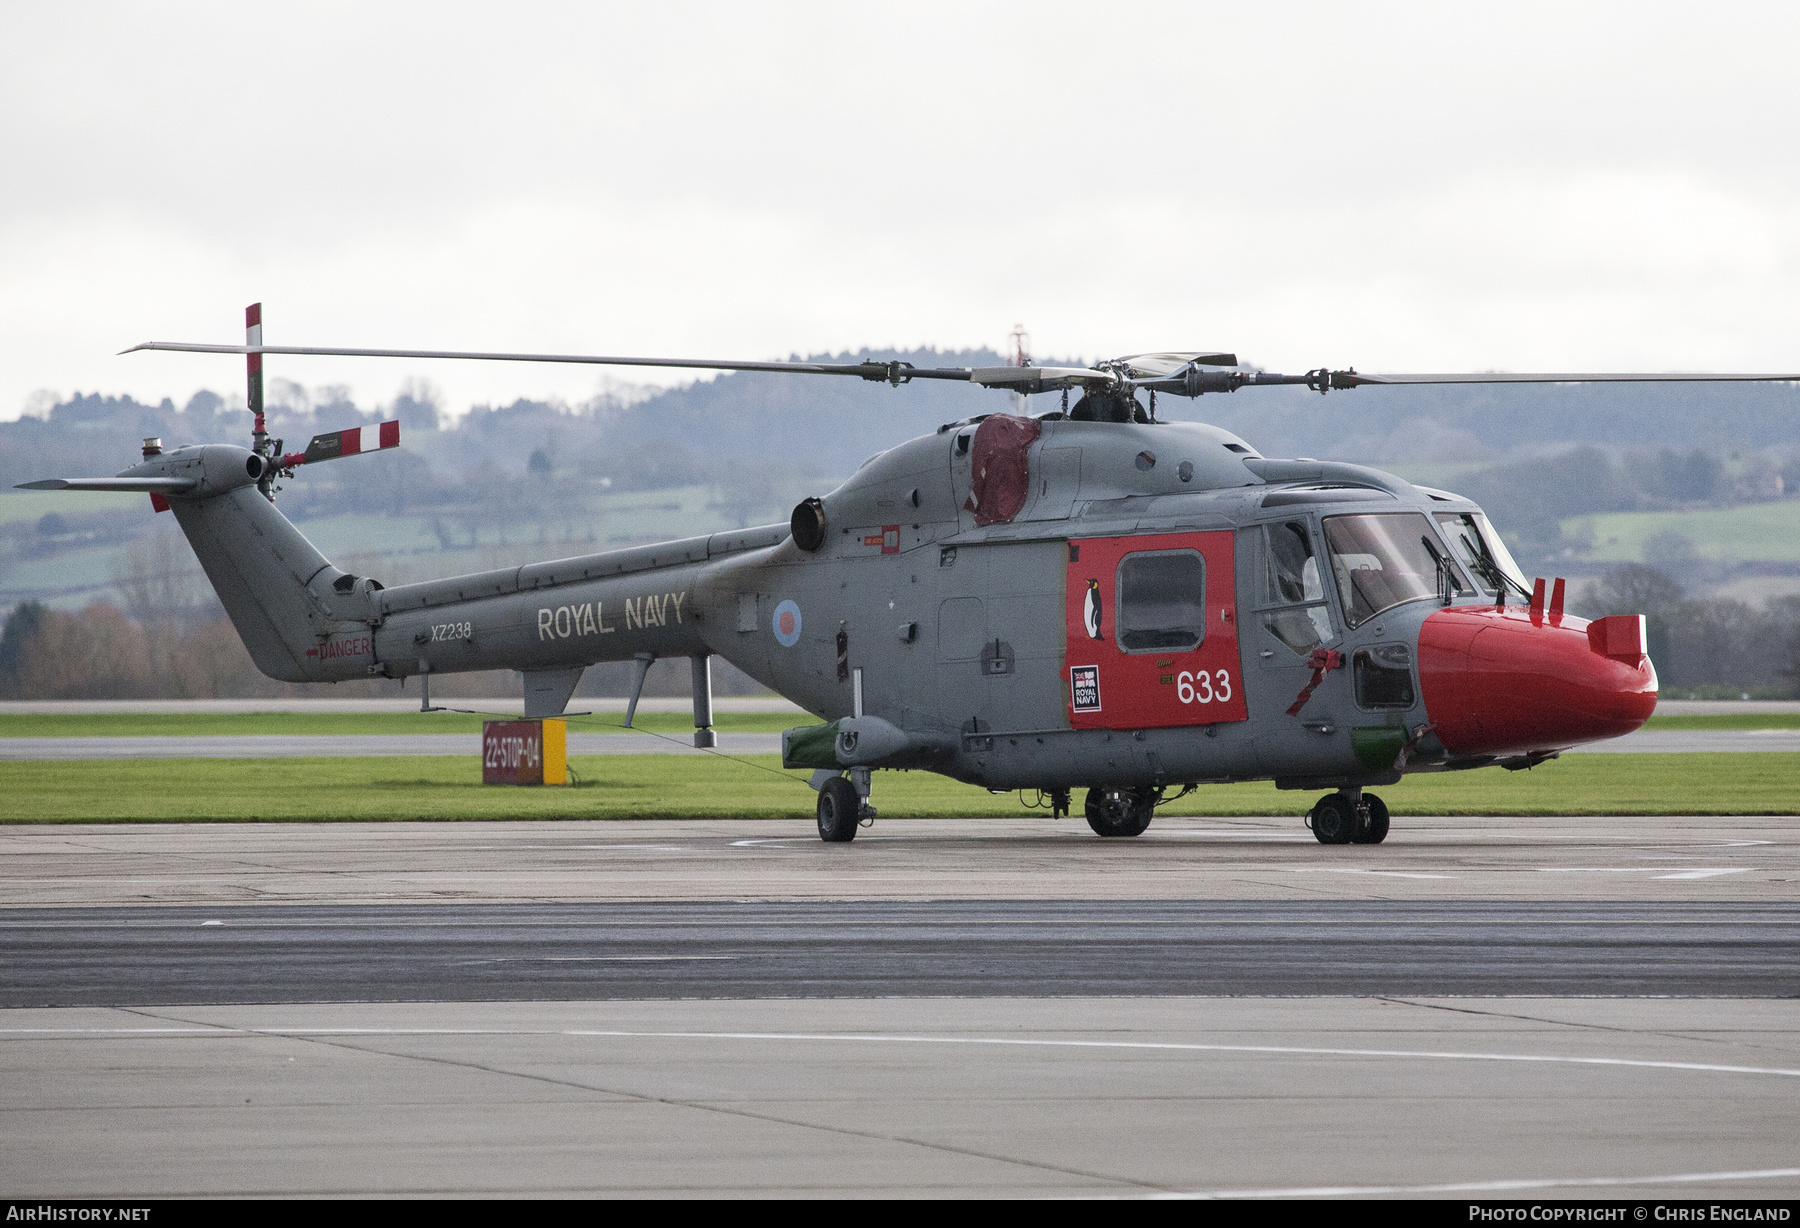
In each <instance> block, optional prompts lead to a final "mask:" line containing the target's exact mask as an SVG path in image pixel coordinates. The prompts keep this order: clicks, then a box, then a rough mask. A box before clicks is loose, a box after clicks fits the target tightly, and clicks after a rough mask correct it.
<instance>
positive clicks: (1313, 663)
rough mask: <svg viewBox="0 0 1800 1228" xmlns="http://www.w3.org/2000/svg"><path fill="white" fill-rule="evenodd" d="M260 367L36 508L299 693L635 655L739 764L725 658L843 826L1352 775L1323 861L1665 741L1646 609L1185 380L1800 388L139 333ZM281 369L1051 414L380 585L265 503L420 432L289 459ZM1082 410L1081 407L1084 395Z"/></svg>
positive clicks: (1315, 785) (549, 684) (1090, 805)
mask: <svg viewBox="0 0 1800 1228" xmlns="http://www.w3.org/2000/svg"><path fill="white" fill-rule="evenodd" d="M142 350H165V351H180V352H190V353H212V354H232V355H239V354H241V355H243V356H244V357H245V360H246V367H247V389H248V394H247V398H246V403H247V408H248V409H250V410H251V411H252V413H253V414H254V415H255V417H254V426H253V430H252V437H251V446H250V448H248V449H245V448H241V447H236V446H231V445H223V444H209V445H196V446H186V447H177V448H173V449H171V450H166V451H165V450H163V448H162V446H161V442H160V441H159V440H154V439H150V440H146V441H145V443H144V447H143V455H142V458H141V462H140V463H138V464H135V465H133V466H132V467H130V468H128V469H126V470H124V471H123V472H121V473H119V474H118V475H117V476H114V477H110V478H59V479H48V480H44V481H37V482H30V483H25V484H24V487H25V488H26V489H39V490H44V489H55V490H111V491H138V492H144V493H148V494H149V495H150V497H151V501H152V503H153V505H154V506H155V507H156V509H157V510H158V511H162V510H169V511H171V512H173V514H174V517H175V519H176V521H177V523H178V524H179V525H180V527H181V529H182V531H183V532H184V533H185V535H186V537H187V539H188V541H189V543H190V544H191V545H192V547H193V550H194V553H195V555H196V556H197V557H198V559H199V561H200V563H201V566H202V567H203V568H204V569H205V572H206V575H207V577H208V578H209V580H210V581H211V583H212V585H213V587H214V589H215V590H216V591H217V593H218V596H219V599H220V601H221V603H222V604H223V605H224V607H225V610H226V612H227V614H228V615H229V617H230V618H231V621H232V623H233V625H234V626H235V628H236V630H237V632H238V634H239V635H240V637H241V638H242V640H243V642H244V646H245V648H246V649H248V651H249V653H250V656H251V658H252V660H253V661H254V662H255V663H256V665H257V667H258V668H259V669H261V670H262V672H263V673H265V674H267V675H268V676H270V677H271V678H275V679H279V680H281V681H287V682H331V681H342V680H346V679H352V678H366V677H385V678H395V679H402V680H404V679H406V678H408V677H411V676H414V675H417V676H419V677H420V678H421V686H422V688H423V689H424V690H425V697H424V701H423V704H422V706H424V707H429V703H430V700H429V683H430V678H431V676H433V675H436V674H446V673H457V672H462V671H471V670H495V669H511V670H515V671H518V672H519V674H520V675H521V676H522V679H523V691H524V711H525V716H526V717H527V718H528V719H537V718H550V717H556V716H558V715H560V714H562V713H563V712H564V711H565V710H566V707H567V705H568V703H569V700H570V698H571V696H572V695H573V694H574V691H575V688H576V685H577V684H578V683H579V681H580V679H581V676H582V673H583V671H584V670H585V669H586V668H587V667H588V666H589V665H593V664H595V663H598V662H610V661H632V662H635V663H636V670H635V678H634V683H633V689H632V695H631V698H630V701H629V704H628V707H627V715H626V724H627V725H629V724H630V723H631V719H632V714H633V713H634V712H635V709H636V706H637V701H638V698H639V696H640V695H641V693H642V689H643V685H644V679H645V676H646V674H647V672H648V670H649V668H650V666H651V664H652V663H653V662H655V661H657V660H659V659H664V658H677V657H686V658H688V659H689V661H690V662H691V668H692V676H693V701H694V725H695V734H694V742H695V745H697V746H702V747H708V746H715V745H716V738H715V736H714V733H713V730H712V724H713V721H712V695H711V673H710V661H711V658H712V657H713V656H719V657H723V658H724V659H726V660H727V661H730V662H731V663H732V664H733V665H735V666H737V667H738V668H739V669H741V670H743V671H744V672H745V673H747V674H748V675H750V676H751V677H752V678H754V679H755V680H757V681H758V682H760V683H762V684H764V685H766V686H768V687H769V688H770V689H772V690H774V691H776V692H778V693H779V694H781V695H784V696H786V697H787V698H789V699H791V700H793V701H795V702H796V703H798V704H799V705H800V706H801V707H803V708H805V709H806V710H807V711H809V712H811V713H812V714H814V715H815V716H816V717H818V718H820V720H821V721H822V722H823V723H822V724H818V725H810V726H803V727H799V728H796V729H792V730H789V731H787V732H786V733H784V734H783V735H782V763H783V766H784V767H786V768H790V769H801V770H804V769H807V768H811V769H813V774H812V779H811V784H812V786H813V788H814V789H815V790H816V791H817V793H818V798H817V805H816V819H817V825H818V832H819V835H820V837H821V839H823V840H825V841H828V842H845V841H850V840H853V839H854V838H855V835H856V832H857V829H858V827H859V825H862V824H866V823H869V822H871V821H872V820H873V819H874V817H875V813H876V812H875V809H874V807H873V805H872V802H871V797H872V792H873V788H872V781H873V773H874V772H875V771H878V770H883V769H899V770H923V771H931V772H937V773H940V774H943V775H945V776H949V777H952V778H954V779H956V780H959V781H963V782H966V783H969V784H973V785H978V786H981V787H985V788H987V789H988V790H990V791H992V792H996V793H998V792H1007V791H1013V790H1019V791H1021V793H1023V791H1025V790H1036V791H1038V798H1039V804H1045V803H1047V804H1048V807H1049V808H1050V809H1051V810H1052V811H1053V813H1054V815H1055V817H1057V818H1061V817H1063V816H1064V815H1067V814H1069V813H1070V812H1071V806H1072V804H1073V795H1074V793H1075V792H1076V791H1077V790H1081V791H1083V793H1084V796H1083V798H1082V809H1083V814H1084V816H1085V818H1086V820H1087V822H1088V825H1089V826H1090V827H1091V828H1092V830H1093V831H1094V832H1095V833H1096V834H1097V835H1099V836H1103V837H1127V836H1136V835H1140V834H1142V833H1143V832H1144V831H1145V830H1146V829H1147V828H1148V827H1149V825H1150V823H1151V820H1152V819H1153V817H1154V814H1155V811H1156V808H1157V807H1158V806H1159V805H1162V804H1164V803H1166V802H1168V801H1170V800H1173V799H1174V798H1176V797H1180V796H1184V795H1186V794H1187V793H1190V792H1192V791H1194V790H1195V789H1197V788H1199V787H1200V786H1202V785H1205V784H1209V783H1224V782H1238V781H1252V780H1272V781H1273V782H1274V783H1275V785H1276V786H1277V788H1280V789H1290V790H1306V791H1319V790H1325V791H1326V792H1324V794H1323V796H1321V797H1320V798H1319V799H1318V800H1317V801H1316V802H1315V803H1314V804H1313V806H1312V807H1311V809H1310V810H1309V811H1308V812H1307V814H1306V818H1305V822H1306V825H1307V826H1308V827H1309V828H1310V830H1311V831H1312V833H1313V835H1314V836H1315V837H1316V839H1317V840H1318V842H1319V843H1321V844H1345V843H1365V844H1374V843H1380V842H1381V841H1382V840H1384V839H1385V838H1386V836H1387V834H1388V830H1389V814H1388V808H1387V806H1386V804H1385V803H1384V802H1383V801H1382V800H1381V798H1380V797H1379V796H1378V795H1376V794H1375V793H1373V792H1370V789H1371V788H1374V787H1382V786H1386V785H1391V784H1394V783H1396V782H1398V781H1399V780H1400V779H1401V777H1402V776H1403V775H1406V774H1409V773H1418V772H1445V771H1460V770H1467V769H1473V768H1480V767H1488V766H1499V767H1502V768H1509V769H1520V768H1528V767H1532V766H1535V765H1537V764H1539V763H1543V762H1545V761H1546V760H1549V759H1553V758H1555V757H1556V756H1557V755H1558V754H1560V753H1561V752H1562V751H1564V750H1567V749H1569V748H1571V747H1574V746H1578V745H1581V744H1583V743H1587V742H1593V741H1598V740H1602V739H1606V738H1612V737H1617V736H1619V735H1622V734H1625V733H1629V732H1631V731H1632V730H1634V729H1637V728H1638V727H1640V726H1641V725H1642V724H1643V723H1644V722H1645V721H1646V720H1647V719H1648V718H1649V717H1650V715H1651V713H1652V712H1653V711H1654V710H1655V707H1656V698H1657V677H1656V669H1655V666H1654V664H1653V663H1652V662H1651V660H1650V658H1649V655H1648V653H1647V650H1646V649H1647V645H1646V637H1645V625H1644V618H1643V616H1642V615H1612V616H1609V617H1605V618H1601V619H1597V620H1594V621H1588V620H1585V619H1582V618H1579V617H1576V616H1574V615H1572V614H1569V613H1567V611H1566V609H1565V596H1566V586H1565V582H1564V581H1563V580H1562V579H1560V578H1559V579H1556V580H1555V582H1554V584H1553V585H1551V586H1548V587H1547V586H1546V583H1545V581H1544V580H1543V579H1536V580H1535V581H1528V580H1527V579H1526V577H1525V575H1524V574H1523V572H1522V571H1521V570H1520V568H1519V566H1518V564H1517V563H1516V562H1515V561H1514V559H1513V557H1512V555H1511V554H1510V553H1509V552H1508V550H1507V548H1506V544H1505V543H1504V541H1502V539H1501V537H1500V535H1499V533H1498V532H1497V531H1496V530H1495V528H1494V526H1493V524H1492V523H1491V522H1490V521H1489V520H1488V518H1487V516H1486V515H1485V513H1484V512H1483V511H1482V509H1481V508H1480V507H1479V506H1478V505H1476V504H1475V503H1474V502H1472V501H1470V500H1468V499H1465V498H1463V497H1461V496H1459V495H1456V494H1454V493H1452V492H1449V491H1444V490H1438V489H1434V488H1430V487H1425V486H1416V485H1414V484H1413V483H1410V482H1407V481H1405V480H1403V479H1401V478H1399V477H1396V476H1394V475H1392V474H1389V473H1385V472H1382V471H1380V470H1378V469H1374V468H1370V467H1367V466H1363V465H1355V464H1348V463H1342V462H1336V461H1328V460H1325V461H1322V460H1315V459H1310V458H1299V459H1282V458H1272V457H1265V456H1263V455H1262V454H1261V453H1260V452H1258V451H1257V449H1256V448H1254V447H1253V446H1252V445H1251V444H1250V443H1248V442H1247V441H1245V440H1244V439H1241V438H1239V437H1238V436H1236V435H1234V434H1232V433H1230V432H1228V431H1224V430H1221V429H1219V428H1217V427H1213V426H1209V425H1205V424H1202V423H1198V422H1187V421H1167V420H1164V419H1162V418H1159V417H1158V415H1157V398H1158V395H1159V394H1160V395H1161V396H1164V397H1167V396H1176V397H1182V398H1195V397H1199V396H1203V395H1207V394H1228V393H1236V392H1239V391H1241V390H1244V389H1255V388H1260V387H1266V386H1282V385H1289V386H1293V385H1299V386H1304V387H1307V388H1310V389H1312V390H1313V391H1316V392H1318V393H1321V394H1325V393H1331V392H1344V391H1350V390H1354V389H1358V388H1365V387H1380V386H1392V385H1418V384H1470V383H1482V384H1495V383H1509V384H1553V383H1583V382H1665V381H1717V380H1727V381H1786V380H1795V379H1800V375H1794V374H1781V375H1732V374H1727V375H1708V374H1684V373H1664V374H1633V373H1608V374H1593V373H1586V374H1507V373H1471V374H1436V375H1429V374H1362V373H1358V372H1357V371H1356V370H1355V369H1354V368H1349V369H1344V370H1330V369H1327V368H1324V367H1320V368H1316V369H1312V370H1308V371H1306V372H1305V373H1303V374H1300V375H1282V374H1276V373H1271V372H1267V371H1262V370H1258V369H1254V368H1252V367H1249V366H1246V365H1243V364H1240V363H1239V362H1238V359H1237V357H1236V355H1234V354H1231V353H1226V352H1214V351H1191V352H1188V351H1184V352H1162V353H1148V354H1135V355H1129V356H1126V357H1121V358H1116V359H1110V360H1107V361H1102V362H1096V363H1094V364H1092V365H1089V366H1036V365H1030V364H1029V362H1028V361H1025V360H1024V357H1023V355H1022V354H1021V361H1020V362H1019V363H1017V364H1014V365H1008V366H1002V367H975V368H970V367H916V366H914V365H912V364H911V363H906V362H900V361H886V362H884V361H879V360H867V361H863V362H857V363H815V362H737V361H720V360H712V359H686V358H641V357H640V358H630V357H605V356H592V355H571V354H522V353H482V352H469V351H442V350H400V349H367V348H346V347H303V346H274V345H267V344H265V343H264V341H263V336H262V314H261V304H255V305H252V306H251V307H249V308H248V309H247V310H246V336H245V343H244V344H243V345H241V346H238V345H212V344H201V343H190V342H145V343H143V344H141V345H138V346H134V347H132V349H131V350H127V351H124V352H125V353H132V352H136V351H142ZM265 355H284V356H300V357H304V356H311V355H333V356H348V357H368V358H412V359H445V360H477V361H482V360H485V361H510V362H551V363H587V364H596V365H603V366H638V367H664V368H687V369H693V370H708V371H759V372H773V373H783V374H794V375H817V376H836V377H843V378H855V379H862V380H866V381H870V382H880V383H887V384H889V385H891V386H892V387H893V388H895V389H899V388H902V387H904V386H905V385H907V384H910V383H912V382H914V381H916V380H954V381H962V382H966V383H969V384H973V385H975V386H977V387H981V388H987V389H993V390H997V391H1004V392H1009V393H1013V394H1015V399H1014V401H1013V406H1014V408H1015V409H1017V408H1019V407H1021V406H1023V405H1024V404H1026V402H1025V401H1024V400H1023V398H1024V397H1028V396H1033V395H1041V394H1046V393H1056V394H1060V400H1059V403H1058V404H1059V408H1057V409H1055V410H1053V411H1051V412H1048V413H1040V414H1035V415H1034V414H1029V413H1019V412H1012V413H1006V412H1002V413H990V414H982V415H977V416H971V417H968V418H964V419H961V420H958V421H954V422H949V423H946V424H944V425H943V426H941V427H939V428H938V430H937V431H936V432H935V433H933V434H931V435H925V436H921V437H920V438H917V439H912V440H908V441H906V442H904V443H901V444H899V445H897V446H895V447H893V448H890V449H888V450H886V451H884V452H880V453H878V454H877V455H875V456H873V457H871V458H870V459H869V460H867V461H866V462H864V464H863V465H862V467H861V468H860V469H858V470H857V471H856V473H855V474H854V475H852V476H851V477H850V478H849V479H848V480H847V481H845V482H844V483H843V484H842V485H840V486H838V487H837V488H836V489H835V490H832V491H830V492H828V493H825V494H823V495H818V496H813V497H809V498H807V499H805V500H803V501H802V502H801V503H799V504H798V505H797V506H796V507H795V508H794V509H793V513H792V515H791V516H790V518H789V520H788V522H787V523H785V524H771V525H764V526H760V527H755V528H747V529H738V530H728V531H725V532H720V533H713V534H710V535H707V536H701V537H691V538H686V539H682V540H674V541H666V542H661V543H657V544H653V545H644V546H636V547H631V548H628V549H620V550H610V551H605V552H602V553H598V554H589V555H583V556H579V557H574V558H565V559H555V560H550V561H546V562H541V563H534V564H529V565H526V566H519V567H507V568H503V569H500V570H495V571H487V572H480V573H475V574H470V575H462V576H454V577H450V578H447V579H441V580H432V581H427V582H423V583H416V584H405V585H396V586H393V587H384V586H383V585H382V584H381V583H380V582H379V581H377V580H375V579H373V578H370V577H367V576H357V575H353V574H350V573H348V572H345V571H343V570H342V569H340V568H337V567H335V566H333V565H332V564H331V562H330V561H329V560H328V559H326V558H325V557H324V556H323V555H322V554H320V552H319V551H318V550H317V549H315V548H314V547H313V545H312V544H311V543H310V542H308V541H307V540H306V538H305V536H304V535H302V534H301V532H300V531H299V530H298V529H297V528H295V527H294V525H293V524H292V523H291V522H290V521H288V519H287V518H286V517H285V516H283V515H282V514H281V512H280V511H278V510H277V509H276V507H275V493H276V489H277V488H276V485H275V483H276V481H277V479H279V478H291V477H292V476H293V475H294V473H295V472H296V470H297V469H299V468H301V467H302V466H306V465H311V464H317V463H321V462H324V461H331V460H339V459H343V458H346V457H350V456H354V455H359V454H361V453H363V452H369V451H378V450H381V449H385V448H391V447H397V446H398V445H399V441H400V431H399V426H400V424H399V423H398V422H384V423H380V424H378V425H375V426H364V427H352V428H350V429H348V430H344V431H337V432H330V433H327V434H323V435H318V436H315V437H314V438H313V439H312V440H311V441H310V443H309V444H308V445H307V447H306V448H305V449H304V450H302V451H297V452H286V451H284V450H283V448H284V446H285V445H284V443H283V441H281V440H277V439H272V438H271V437H270V436H269V434H268V432H267V429H266V425H265V417H264V414H263V396H262V360H263V357H264V356H265ZM1071 393H1073V394H1075V400H1074V403H1073V404H1071V403H1070V394H1071Z"/></svg>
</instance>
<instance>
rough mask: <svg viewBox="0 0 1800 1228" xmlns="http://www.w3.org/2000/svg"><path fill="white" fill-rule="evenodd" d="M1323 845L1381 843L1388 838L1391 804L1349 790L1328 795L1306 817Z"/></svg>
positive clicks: (1367, 794) (1307, 823) (1371, 794)
mask: <svg viewBox="0 0 1800 1228" xmlns="http://www.w3.org/2000/svg"><path fill="white" fill-rule="evenodd" d="M1306 825H1307V826H1308V827H1310V828H1312V834H1313V838H1314V839H1316V840H1317V841H1318V842H1319V843H1320V844H1380V843H1381V842H1382V841H1383V840H1386V839H1387V834H1388V808H1387V803H1386V802H1384V801H1382V800H1381V799H1380V798H1379V797H1376V796H1375V795H1374V794H1373V793H1364V792H1363V791H1362V790H1361V789H1346V790H1342V791H1340V792H1337V793H1327V794H1326V795H1325V796H1324V797H1321V798H1320V799H1319V800H1318V801H1317V802H1316V803H1314V805H1313V808H1312V810H1311V812H1309V813H1308V814H1307V816H1306Z"/></svg>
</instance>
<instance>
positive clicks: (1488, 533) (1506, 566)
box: [1437, 512, 1531, 596]
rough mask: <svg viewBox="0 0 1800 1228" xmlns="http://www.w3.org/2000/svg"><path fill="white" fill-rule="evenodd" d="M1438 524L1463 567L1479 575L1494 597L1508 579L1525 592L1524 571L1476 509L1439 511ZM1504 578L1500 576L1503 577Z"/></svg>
mask: <svg viewBox="0 0 1800 1228" xmlns="http://www.w3.org/2000/svg"><path fill="white" fill-rule="evenodd" d="M1437 520H1438V525H1439V526H1440V527H1441V528H1442V529H1443V530H1444V535H1445V536H1446V537H1448V538H1449V539H1450V548H1451V549H1452V550H1453V551H1454V552H1455V554H1456V557H1457V559H1458V560H1460V561H1461V563H1462V565H1463V566H1464V567H1467V568H1468V569H1469V571H1470V572H1471V573H1472V574H1473V575H1475V576H1477V577H1479V578H1480V581H1481V583H1482V585H1483V586H1484V587H1485V588H1486V589H1487V590H1488V591H1489V592H1491V593H1493V594H1495V595H1496V596H1498V595H1499V593H1500V591H1501V589H1503V588H1504V587H1505V581H1507V580H1510V581H1511V582H1512V584H1513V586H1514V587H1515V588H1517V589H1518V590H1519V592H1521V593H1529V592H1530V591H1531V585H1529V584H1527V583H1526V582H1525V573H1524V572H1522V571H1520V570H1519V565H1518V564H1517V563H1515V562H1513V556H1512V554H1511V552H1510V551H1508V550H1507V548H1506V543H1505V542H1503V541H1501V540H1500V534H1498V533H1496V532H1495V531H1494V526H1493V525H1491V524H1489V523H1488V518H1487V517H1486V516H1484V515H1482V514H1481V513H1480V512H1439V513H1438V514H1437ZM1503 577H1504V579H1503Z"/></svg>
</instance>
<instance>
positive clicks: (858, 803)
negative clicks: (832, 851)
mask: <svg viewBox="0 0 1800 1228" xmlns="http://www.w3.org/2000/svg"><path fill="white" fill-rule="evenodd" d="M861 807H862V798H861V797H860V796H858V795H857V792H856V786H855V785H853V784H851V783H850V778H849V777H848V776H833V777H832V778H831V779H830V780H828V781H826V782H825V786H824V787H823V788H822V789H820V790H819V839H821V840H824V841H826V842H827V843H830V844H844V843H847V842H849V841H851V840H854V839H856V823H857V817H858V813H859V811H860V809H861Z"/></svg>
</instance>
